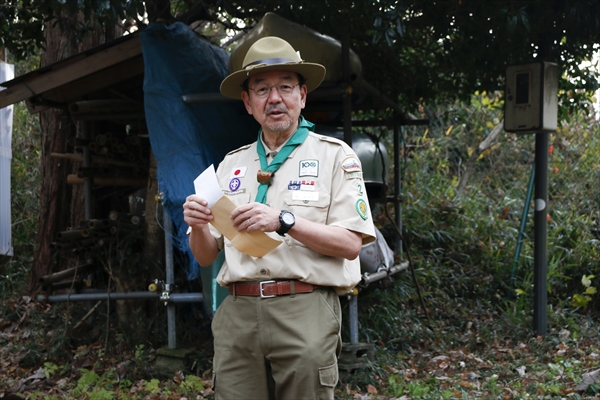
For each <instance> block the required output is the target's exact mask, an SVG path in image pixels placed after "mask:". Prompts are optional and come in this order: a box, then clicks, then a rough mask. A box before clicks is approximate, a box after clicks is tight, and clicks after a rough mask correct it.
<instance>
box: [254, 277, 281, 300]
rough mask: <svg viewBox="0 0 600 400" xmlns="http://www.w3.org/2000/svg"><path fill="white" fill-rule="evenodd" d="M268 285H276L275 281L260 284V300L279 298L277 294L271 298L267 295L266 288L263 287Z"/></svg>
mask: <svg viewBox="0 0 600 400" xmlns="http://www.w3.org/2000/svg"><path fill="white" fill-rule="evenodd" d="M267 283H275V281H262V282H258V285H259V288H260V298H261V299H268V298H270V297H277V295H276V294H272V295H270V296H267V295H265V288H264V287H263V285H265V284H267Z"/></svg>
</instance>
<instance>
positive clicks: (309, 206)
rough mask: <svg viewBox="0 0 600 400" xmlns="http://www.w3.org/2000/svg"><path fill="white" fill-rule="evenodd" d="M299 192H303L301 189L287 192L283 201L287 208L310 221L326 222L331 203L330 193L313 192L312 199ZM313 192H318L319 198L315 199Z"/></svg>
mask: <svg viewBox="0 0 600 400" xmlns="http://www.w3.org/2000/svg"><path fill="white" fill-rule="evenodd" d="M298 193H301V191H292V190H290V191H288V193H286V194H285V197H284V199H283V201H284V203H285V205H286V207H287V210H288V211H291V212H292V213H293V214H294V215H296V216H299V217H302V218H305V219H307V220H309V221H312V222H317V223H320V224H326V223H327V215H328V213H329V204H330V203H331V197H330V196H329V193H321V192H311V195H312V196H313V199H310V200H307V199H305V198H303V197H302V195H299V194H298ZM312 193H318V198H316V199H314V194H312Z"/></svg>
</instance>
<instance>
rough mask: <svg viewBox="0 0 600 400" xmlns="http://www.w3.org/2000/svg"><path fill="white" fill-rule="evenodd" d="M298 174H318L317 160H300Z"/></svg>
mask: <svg viewBox="0 0 600 400" xmlns="http://www.w3.org/2000/svg"><path fill="white" fill-rule="evenodd" d="M298 176H319V160H302V161H300V171H299V173H298Z"/></svg>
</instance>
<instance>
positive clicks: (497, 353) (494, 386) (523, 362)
mask: <svg viewBox="0 0 600 400" xmlns="http://www.w3.org/2000/svg"><path fill="white" fill-rule="evenodd" d="M146 3H147V4H146ZM317 3H318V2H314V1H313V0H297V1H294V2H290V1H287V0H262V1H260V2H257V1H256V0H238V1H222V0H204V1H186V2H180V1H176V0H173V1H169V0H156V1H151V2H144V1H141V0H140V1H128V2H97V1H89V0H82V1H72V0H66V1H62V0H61V1H58V0H57V1H55V0H44V1H40V2H33V3H32V4H34V5H37V6H39V7H30V5H31V4H30V3H29V2H23V1H21V0H9V1H7V2H6V4H2V5H0V28H1V29H0V39H1V40H2V42H0V44H1V45H2V46H4V47H6V48H7V49H8V54H9V56H10V57H11V58H9V62H14V63H15V64H16V71H15V75H16V76H20V75H22V74H24V73H25V72H27V71H30V70H32V69H34V68H37V67H39V66H40V65H42V66H43V65H46V64H49V63H52V62H54V61H56V60H58V59H61V58H64V57H67V56H69V55H72V54H75V53H77V52H79V51H81V50H82V49H85V48H89V46H91V45H96V44H98V43H103V42H105V41H109V40H111V39H112V38H113V37H114V36H115V35H116V34H120V33H121V31H122V30H123V29H127V28H131V26H132V25H137V27H138V28H140V29H143V27H144V26H145V24H146V22H147V21H146V20H142V19H141V18H138V17H139V15H138V12H139V11H140V10H141V11H147V12H148V17H149V19H150V21H157V20H162V21H167V23H171V22H174V21H179V22H184V23H193V22H195V21H202V22H201V23H199V27H197V28H198V30H199V31H202V33H203V35H204V36H205V37H206V38H208V39H209V40H212V41H213V42H214V43H219V44H220V45H222V46H223V47H227V48H229V46H230V44H231V43H230V42H228V41H227V39H226V37H225V36H226V35H225V32H227V35H228V36H229V37H230V38H231V39H235V38H236V37H239V36H240V35H242V34H243V33H245V32H246V31H247V29H249V27H251V26H252V24H254V23H256V21H257V20H258V19H259V18H261V17H262V15H264V13H265V12H266V11H277V12H278V13H280V14H281V15H282V16H283V17H285V18H288V19H289V20H293V21H295V22H298V23H301V24H306V25H307V26H310V27H313V28H314V29H318V30H319V31H320V32H323V33H325V34H330V35H332V36H334V37H339V36H340V35H341V32H340V30H341V29H340V27H341V26H344V27H346V28H347V29H348V31H349V32H347V33H349V34H350V37H351V40H352V43H351V47H352V48H353V49H355V50H356V51H357V52H358V53H359V54H360V55H361V57H362V60H363V63H364V67H365V68H364V69H365V74H366V78H367V79H368V81H369V82H371V83H372V84H373V85H374V86H376V87H377V88H378V89H380V90H383V91H385V94H386V95H387V96H388V97H389V98H392V99H394V100H395V101H396V100H397V101H398V104H400V105H401V106H402V107H403V108H404V109H405V110H406V111H407V112H409V113H412V115H414V116H415V117H417V118H422V119H427V120H428V121H429V124H428V125H425V126H405V127H403V128H402V130H401V144H402V146H401V149H400V154H399V156H400V159H401V160H402V162H401V166H400V167H401V168H400V172H399V173H400V174H401V181H402V190H401V193H400V195H401V196H402V198H403V203H402V227H401V229H402V234H403V236H404V237H405V239H406V240H407V243H408V245H409V247H408V252H407V251H406V249H405V250H404V252H403V253H402V255H399V257H398V260H397V261H402V260H404V259H405V257H406V256H407V255H410V257H411V259H412V261H413V264H414V270H412V269H408V270H406V271H404V272H402V273H399V274H396V275H394V276H393V279H386V280H384V281H381V282H378V283H377V284H374V285H371V286H369V287H368V288H367V289H365V290H363V291H362V292H361V295H360V297H359V301H358V307H359V311H358V315H359V336H360V338H359V339H360V341H361V342H364V343H369V344H373V345H374V346H375V359H374V361H373V362H371V363H368V365H366V366H365V367H364V368H360V369H358V370H356V371H353V372H352V373H351V374H348V375H346V376H343V379H342V381H341V382H340V384H339V385H338V388H337V397H338V398H340V399H360V400H366V399H376V398H377V399H459V398H460V399H479V398H487V399H522V398H570V399H578V398H595V399H599V398H600V394H599V393H600V379H599V377H600V345H599V343H600V329H599V323H598V321H599V317H600V301H599V300H598V296H600V295H599V294H597V293H596V288H598V286H599V285H600V252H599V251H600V241H599V240H600V222H599V218H600V209H599V207H598V204H599V201H600V198H599V194H598V185H597V181H598V174H599V173H600V172H599V171H600V137H599V135H598V133H599V130H600V127H599V123H598V117H597V112H596V110H595V108H594V104H593V103H594V102H595V99H594V98H593V97H592V96H593V93H594V91H595V90H596V89H597V88H598V80H597V70H596V69H594V68H587V66H589V65H590V64H589V63H587V64H584V63H583V62H584V61H590V60H591V54H592V53H593V52H594V51H596V50H597V48H598V45H597V43H600V39H599V37H598V35H599V34H600V33H599V32H600V28H599V27H600V6H599V5H598V4H597V2H596V1H593V0H552V1H550V0H547V1H537V0H536V1H530V0H527V1H514V0H511V1H495V2H480V1H475V2H469V1H465V0H445V1H431V2H424V1H421V0H406V1H395V0H379V1H370V2H354V1H350V0H328V1H326V2H322V4H321V3H318V5H317ZM144 7H146V8H144ZM92 17H93V18H92ZM115 20H119V21H120V22H119V24H115ZM124 21H125V23H123V22H124ZM90 32H91V33H94V34H95V36H93V38H94V40H96V41H97V42H98V43H96V42H94V40H92V41H90V43H85V42H84V41H83V40H82V39H83V37H84V35H85V34H86V33H88V34H89V33H90ZM52 34H56V35H57V36H56V37H59V38H60V39H61V40H56V41H54V42H53V41H52V40H50V41H49V42H48V40H49V38H50V39H51V38H52V37H53V36H52ZM56 37H55V38H56ZM15 38H16V39H15ZM64 38H68V39H72V40H71V41H67V40H62V39H64ZM86 38H89V36H86ZM92 42H94V43H92ZM44 44H45V45H46V48H45V50H44V51H42V52H41V53H40V52H39V47H40V46H42V47H43V46H44ZM61 46H62V47H61ZM540 53H544V55H545V57H546V58H547V59H551V60H556V61H557V62H558V63H559V64H560V66H561V70H562V71H563V77H562V78H563V79H561V82H560V91H559V98H560V113H559V126H558V129H557V130H556V132H554V133H552V134H551V135H550V145H549V148H548V156H549V170H548V173H549V179H548V211H549V215H548V281H547V292H548V334H547V335H546V336H545V337H538V336H537V334H536V331H535V329H534V328H533V267H534V266H533V264H534V263H533V204H532V200H531V198H530V197H529V196H528V192H529V189H530V188H531V175H532V169H533V162H534V156H535V155H534V148H535V138H534V136H533V135H531V134H521V135H515V134H509V133H506V132H504V131H503V130H502V122H503V121H502V120H503V98H502V96H503V93H502V92H501V91H498V90H499V88H500V87H501V83H502V76H503V73H504V71H505V67H506V65H507V63H518V62H523V61H530V60H531V58H532V56H534V55H537V56H539V55H540ZM39 54H41V55H39ZM19 60H21V61H19ZM23 60H25V61H23ZM584 65H585V66H584ZM14 114H15V121H14V129H13V146H12V154H13V158H12V178H11V179H12V189H11V190H12V193H11V196H12V213H13V214H12V222H13V230H12V235H13V245H14V253H15V256H14V257H13V258H12V259H11V260H10V261H9V262H8V263H7V264H5V265H1V266H0V300H1V301H2V304H3V307H2V308H0V398H9V396H13V395H15V396H16V395H18V396H20V397H22V398H28V399H68V400H70V399H78V400H79V399H90V400H97V399H127V398H130V399H182V398H186V399H205V398H206V399H210V398H212V394H211V390H210V374H211V351H212V344H211V339H212V338H211V335H210V330H209V324H210V321H209V320H208V319H207V318H206V316H205V315H203V313H201V312H198V310H197V309H194V308H181V309H179V310H178V312H177V315H178V316H179V318H178V321H177V323H178V327H177V332H178V335H179V337H178V343H179V344H180V345H181V346H185V347H188V348H190V349H193V350H194V353H193V359H194V362H193V364H192V367H191V368H190V369H189V370H185V371H176V372H173V371H164V370H160V369H158V368H157V367H156V363H155V361H156V350H157V349H158V348H160V347H161V346H164V345H165V343H166V340H167V338H166V337H167V332H166V315H165V314H166V312H165V309H164V308H163V307H159V308H158V310H157V313H156V315H155V320H154V321H152V326H153V332H152V333H153V334H152V335H151V336H150V338H149V339H148V340H145V341H143V342H141V341H137V340H136V338H134V337H133V336H132V335H131V331H130V330H128V329H123V328H122V327H121V326H120V325H119V322H118V318H117V316H116V315H115V310H114V308H115V307H114V305H112V306H111V305H110V304H106V303H107V302H104V303H102V304H101V305H100V306H99V307H98V308H97V309H95V313H94V316H93V318H89V315H88V311H90V305H89V304H83V303H69V302H67V303H60V304H54V305H52V304H46V303H44V302H40V301H38V300H37V298H33V297H31V296H33V294H32V292H31V291H30V290H29V289H30V287H29V286H28V285H29V284H30V283H31V281H28V280H30V279H31V276H32V271H33V270H34V268H35V263H36V262H35V251H36V247H39V236H40V235H44V232H41V231H40V232H38V228H39V226H40V225H39V222H40V219H42V220H43V219H44V217H45V216H46V215H47V211H46V212H44V211H40V200H41V208H42V210H43V208H44V205H47V203H48V202H44V196H45V195H46V196H49V194H48V193H43V192H44V189H43V186H42V185H43V182H44V179H43V176H46V175H44V170H45V167H44V166H43V164H44V158H43V156H42V148H45V147H44V145H45V144H47V143H48V142H51V141H52V140H53V136H52V130H51V129H49V128H48V125H51V124H46V125H40V119H39V118H38V117H37V116H31V115H30V114H29V112H28V111H27V109H26V107H25V104H23V103H22V102H21V103H17V104H16V105H15V113H14ZM54 117H56V120H58V114H57V115H56V116H52V118H54ZM353 117H354V118H356V119H372V118H382V119H386V118H392V117H398V115H392V113H390V115H383V114H382V115H362V114H358V113H357V114H355V115H354V116H353ZM52 118H48V117H46V121H52V120H53V119H52ZM356 129H357V130H362V131H363V132H365V133H368V134H369V135H371V136H372V137H376V138H378V139H379V140H380V141H382V142H383V143H385V144H386V146H387V149H388V152H389V156H390V159H392V157H393V154H392V149H393V146H392V132H391V130H389V129H387V128H360V127H356ZM492 138H494V139H493V140H491V139H492ZM486 139H488V141H486ZM46 148H47V147H46ZM393 174H394V170H393V169H392V168H391V166H390V168H388V170H387V176H386V181H387V182H389V183H390V186H391V187H393V185H392V182H393V179H394V178H395V177H394V176H393ZM48 181H50V180H49V179H46V180H45V182H48ZM40 182H42V183H40ZM388 208H389V209H386V208H385V207H383V206H378V207H375V208H374V210H373V211H374V217H375V218H376V220H377V224H378V227H379V228H380V229H381V230H382V232H383V233H384V235H385V236H386V238H387V239H388V242H389V243H390V244H392V242H393V240H392V239H391V238H392V237H393V235H394V230H395V228H394V227H393V226H392V224H391V223H390V220H389V218H388V214H393V210H392V205H391V204H389V205H388ZM40 214H42V215H40ZM36 235H37V238H36ZM398 253H399V252H398ZM44 266H45V265H44ZM345 306H346V304H345ZM345 311H346V313H347V312H348V310H347V308H346V310H345ZM343 336H344V340H345V341H347V340H348V329H347V326H345V329H344V332H343ZM16 398H17V397H13V399H16Z"/></svg>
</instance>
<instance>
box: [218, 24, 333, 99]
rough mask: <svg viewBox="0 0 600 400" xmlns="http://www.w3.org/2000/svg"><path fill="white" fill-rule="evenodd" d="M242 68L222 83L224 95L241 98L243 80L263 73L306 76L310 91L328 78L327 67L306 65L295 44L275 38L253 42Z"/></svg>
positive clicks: (306, 83)
mask: <svg viewBox="0 0 600 400" xmlns="http://www.w3.org/2000/svg"><path fill="white" fill-rule="evenodd" d="M242 65H243V66H242V69H240V70H239V71H236V72H233V73H231V74H230V75H229V76H227V77H226V78H225V79H223V82H221V93H223V95H224V96H226V97H229V98H232V99H241V98H242V90H243V89H242V85H243V83H244V81H245V80H246V79H248V78H250V77H251V76H253V75H257V74H262V73H263V72H269V71H292V72H296V73H298V74H300V75H302V77H304V80H305V82H304V83H305V85H306V87H307V89H308V91H309V92H310V91H312V90H315V89H316V88H317V87H319V85H320V84H321V82H322V81H323V78H324V77H325V67H324V66H322V65H321V64H316V63H308V62H304V60H302V59H301V58H300V54H299V53H298V52H296V51H295V50H294V48H293V47H292V45H290V44H289V43H288V42H286V41H285V40H283V39H281V38H279V37H276V36H266V37H263V38H261V39H258V40H257V41H256V42H254V43H253V44H252V46H250V48H249V49H248V52H247V53H246V57H245V58H244V62H243V63H242Z"/></svg>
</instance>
